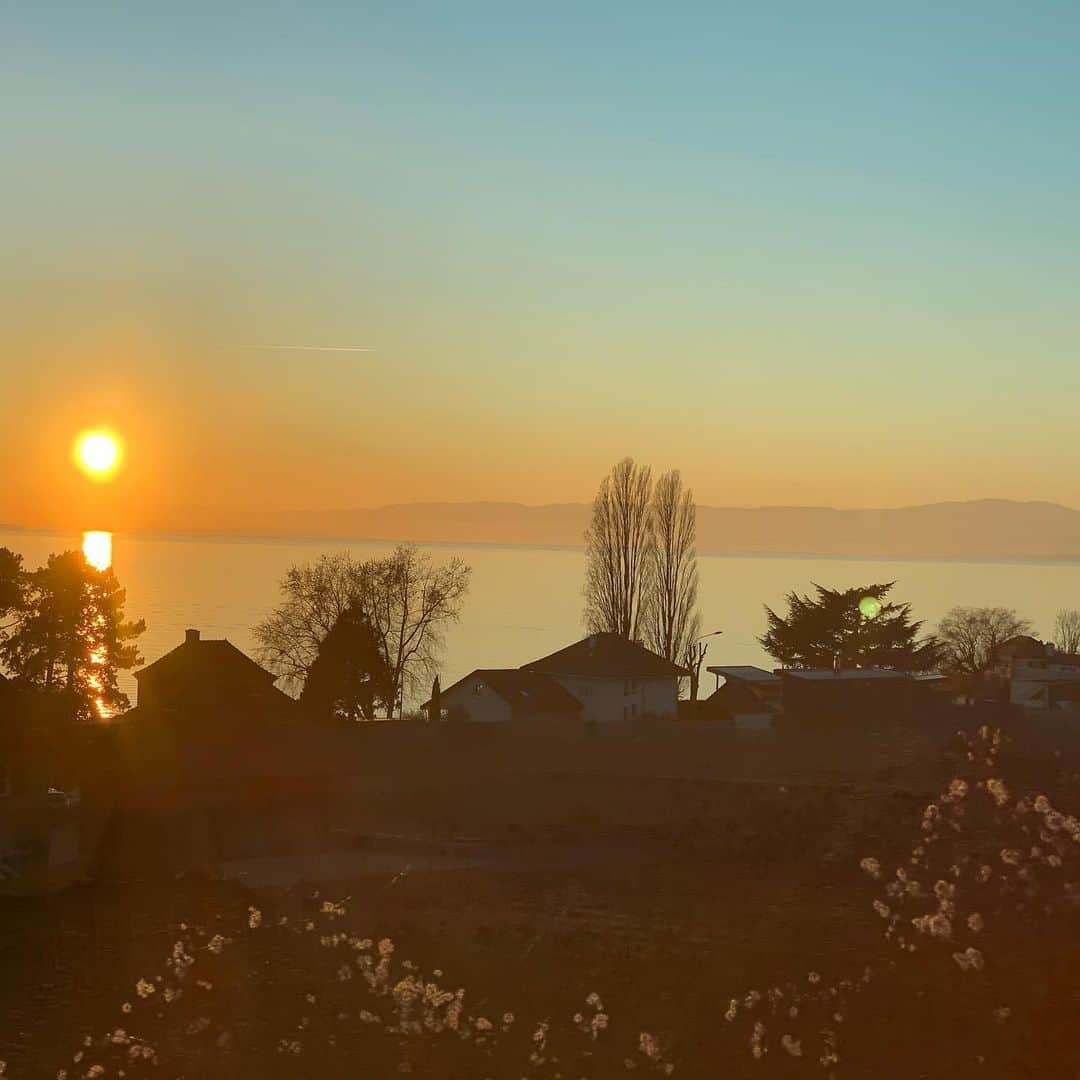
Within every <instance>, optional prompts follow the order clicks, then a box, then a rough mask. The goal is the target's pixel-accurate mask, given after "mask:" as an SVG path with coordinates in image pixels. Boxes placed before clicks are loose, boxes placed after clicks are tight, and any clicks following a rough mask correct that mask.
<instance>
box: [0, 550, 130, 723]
mask: <svg viewBox="0 0 1080 1080" xmlns="http://www.w3.org/2000/svg"><path fill="white" fill-rule="evenodd" d="M23 579H24V583H23V599H22V605H21V608H20V609H19V611H18V613H17V616H16V621H15V625H14V629H13V631H12V632H11V634H10V635H9V636H8V638H7V640H6V641H5V642H4V643H3V645H2V646H0V652H2V655H3V659H4V662H5V665H6V666H7V668H8V670H9V671H10V672H11V673H12V674H13V675H14V676H15V678H16V679H17V680H19V681H22V682H25V683H28V684H30V685H34V686H40V687H42V688H43V689H45V690H47V691H51V692H57V693H61V692H62V693H66V694H69V695H70V696H71V697H72V699H73V700H74V701H75V703H76V709H77V712H78V714H79V715H80V716H82V717H83V718H91V717H97V718H105V717H108V716H111V715H113V714H114V713H116V712H118V711H121V710H123V709H126V708H127V707H128V705H129V701H128V697H127V695H126V694H125V693H124V692H123V691H122V690H121V689H120V688H119V685H118V682H117V675H118V673H119V672H120V671H124V670H127V669H129V668H132V667H134V666H135V665H136V664H138V663H140V662H141V659H142V658H141V657H140V656H139V651H138V646H137V644H136V642H135V639H136V638H137V637H138V636H139V635H140V634H141V633H142V632H143V631H144V630H145V629H146V623H145V622H143V620H141V619H140V620H138V621H137V622H128V621H126V620H125V618H124V604H125V601H126V599H127V593H126V591H125V590H124V589H123V588H121V586H120V583H119V582H118V581H117V579H116V574H115V573H114V571H113V570H112V568H111V567H110V568H109V569H107V570H97V569H95V568H94V567H92V566H90V565H89V564H88V563H87V562H86V560H85V559H84V558H83V556H82V554H81V553H80V552H78V551H65V552H62V553H61V554H59V555H50V556H49V559H48V561H47V563H46V564H45V566H43V567H41V568H39V569H37V570H34V571H32V572H30V573H26V574H24V575H23Z"/></svg>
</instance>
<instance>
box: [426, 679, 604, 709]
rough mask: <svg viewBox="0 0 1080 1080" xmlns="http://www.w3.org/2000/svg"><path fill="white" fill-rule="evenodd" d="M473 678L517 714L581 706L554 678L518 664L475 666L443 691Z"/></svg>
mask: <svg viewBox="0 0 1080 1080" xmlns="http://www.w3.org/2000/svg"><path fill="white" fill-rule="evenodd" d="M474 679H476V680H479V681H480V682H482V683H483V684H484V685H485V686H489V687H491V689H492V690H493V691H494V692H495V693H496V694H498V695H499V697H501V698H502V699H503V701H505V702H506V703H507V704H508V705H509V706H510V707H511V709H513V710H514V712H515V713H518V714H529V713H565V714H566V715H569V716H576V715H577V714H578V713H579V712H581V709H582V704H581V702H580V701H578V699H577V698H576V697H574V695H573V694H571V693H570V692H569V691H568V690H565V689H563V687H561V686H560V685H559V684H558V683H557V682H555V681H554V680H553V679H549V678H548V677H547V676H546V675H541V674H540V673H539V672H535V671H525V670H523V669H521V668H477V669H476V670H475V671H471V672H470V673H469V674H468V675H466V676H465V678H463V679H458V681H457V682H456V683H454V684H453V685H452V686H448V687H447V688H446V689H445V690H443V691H442V695H443V696H445V695H446V694H449V693H450V692H451V691H452V690H454V689H456V688H457V687H459V686H463V685H465V684H466V683H468V682H470V681H472V680H474ZM430 704H431V702H430V700H429V701H426V702H424V704H423V706H422V708H427V707H428V706H429V705H430Z"/></svg>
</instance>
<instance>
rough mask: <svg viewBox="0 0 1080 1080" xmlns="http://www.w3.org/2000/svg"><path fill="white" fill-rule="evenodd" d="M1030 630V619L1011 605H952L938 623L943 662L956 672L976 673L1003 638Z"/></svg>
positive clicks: (983, 667) (978, 672)
mask: <svg viewBox="0 0 1080 1080" xmlns="http://www.w3.org/2000/svg"><path fill="white" fill-rule="evenodd" d="M1030 632H1031V623H1029V622H1028V621H1027V619H1022V618H1020V616H1019V615H1017V614H1016V612H1015V611H1013V610H1012V609H1011V608H1000V607H984V608H972V607H954V608H953V609H952V610H951V611H950V612H949V613H948V614H947V615H946V616H945V617H944V618H943V619H942V620H941V624H940V625H939V626H938V630H937V639H938V642H939V644H940V645H941V646H942V657H943V660H944V662H945V665H946V666H947V667H948V668H949V670H950V671H952V672H954V673H956V674H964V675H978V674H981V672H982V671H983V670H984V669H985V668H986V665H987V664H988V663H989V661H990V657H991V654H992V653H993V651H994V649H996V648H997V646H999V645H1000V644H1002V642H1005V641H1008V640H1009V638H1012V637H1016V636H1017V635H1019V634H1027V633H1030Z"/></svg>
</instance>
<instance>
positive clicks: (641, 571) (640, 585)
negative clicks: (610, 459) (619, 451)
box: [584, 458, 652, 641]
mask: <svg viewBox="0 0 1080 1080" xmlns="http://www.w3.org/2000/svg"><path fill="white" fill-rule="evenodd" d="M651 495H652V470H651V469H650V468H649V467H648V466H646V465H635V464H634V459H633V458H623V460H622V461H620V462H619V463H618V465H616V466H615V467H614V468H613V469H612V470H611V474H610V475H609V476H606V477H605V478H604V481H603V483H602V484H601V485H600V490H599V491H598V492H597V493H596V498H595V499H594V500H593V509H592V520H591V521H590V523H589V527H588V529H586V530H585V559H586V568H585V589H584V594H585V625H586V626H587V627H588V629H589V631H590V633H602V632H607V633H612V634H619V635H620V636H622V637H624V638H628V639H629V640H631V641H636V640H637V639H638V637H639V636H640V634H641V632H642V630H643V628H644V626H645V616H646V612H647V605H648V601H649V596H650V588H649V575H650V573H651V570H652V556H651V549H652V529H651V526H650V522H651V515H650V505H649V504H650V497H651Z"/></svg>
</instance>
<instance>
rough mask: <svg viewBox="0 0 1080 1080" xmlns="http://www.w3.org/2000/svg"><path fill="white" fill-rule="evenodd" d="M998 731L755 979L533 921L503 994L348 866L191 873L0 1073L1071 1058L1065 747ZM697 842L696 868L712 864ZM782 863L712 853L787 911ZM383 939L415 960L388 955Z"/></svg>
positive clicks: (1073, 838)
mask: <svg viewBox="0 0 1080 1080" xmlns="http://www.w3.org/2000/svg"><path fill="white" fill-rule="evenodd" d="M1018 739H1019V740H1020V743H1021V744H1017V745H1014V744H1011V743H1010V741H1009V738H1008V736H1007V735H1006V734H1004V733H1003V731H1002V730H1000V729H998V728H996V727H993V726H988V725H982V726H980V727H979V728H978V729H976V730H974V731H971V732H966V733H964V734H963V735H962V736H959V737H958V738H957V740H956V741H955V744H954V745H953V746H952V748H951V751H950V762H951V766H952V767H951V768H950V769H949V771H948V774H947V779H946V782H944V783H943V784H942V785H941V788H940V791H939V792H938V793H937V795H936V797H934V798H933V799H931V800H929V801H925V802H924V803H923V804H920V807H919V809H918V810H917V811H916V812H914V813H908V814H905V815H904V816H903V819H902V820H900V819H898V820H897V821H896V822H895V827H894V828H892V829H877V828H876V827H875V831H876V833H877V835H876V836H875V837H874V838H873V839H872V840H869V839H867V838H865V837H864V840H866V844H865V850H862V851H861V852H860V853H859V854H858V855H857V856H852V857H849V858H847V859H846V862H845V865H844V866H843V867H837V868H836V871H835V876H834V878H833V880H835V881H836V882H838V883H842V886H843V887H842V889H840V890H838V891H837V892H834V893H831V894H830V895H829V896H828V897H823V898H821V900H820V903H821V904H823V905H827V904H832V905H833V906H834V907H835V908H836V909H837V913H838V914H839V919H838V920H836V921H835V922H833V923H831V924H830V925H831V926H832V929H830V930H829V931H828V932H827V933H824V934H822V935H821V936H820V937H819V938H818V939H817V940H808V939H807V935H806V934H805V933H804V934H803V939H804V940H803V941H802V942H801V943H799V944H798V945H794V946H793V945H792V944H790V943H789V944H788V945H786V946H783V947H780V948H778V949H777V951H776V954H775V956H774V957H773V959H772V960H770V961H769V963H768V964H766V965H763V968H762V970H761V971H760V972H759V977H758V978H749V977H747V975H746V973H745V970H743V971H742V972H740V971H739V969H738V967H737V965H736V966H735V967H729V975H728V976H724V975H723V974H722V972H723V967H722V966H721V967H720V968H719V969H717V968H715V967H714V968H710V969H705V970H703V969H702V968H701V963H702V956H701V953H702V951H703V950H704V948H705V946H704V945H703V946H701V947H699V951H698V954H697V955H695V952H694V951H693V949H692V948H691V949H690V950H687V949H686V948H682V947H678V948H676V947H670V948H668V947H658V948H655V949H653V950H651V951H650V952H649V953H648V954H647V955H643V956H642V957H640V958H638V960H637V961H636V962H635V966H634V967H632V968H631V967H630V966H628V965H626V964H624V963H622V962H621V961H619V960H617V959H616V958H615V956H614V954H613V953H611V954H609V960H608V961H606V962H603V963H594V964H592V965H591V966H590V967H589V968H588V969H587V972H589V973H591V974H586V970H585V969H582V968H581V967H574V966H573V965H568V964H567V962H566V953H565V951H564V950H562V949H561V948H560V946H559V943H558V942H557V941H554V940H551V939H541V938H537V939H536V940H537V941H538V942H539V945H538V949H539V950H541V951H539V952H529V953H527V955H528V956H529V963H528V965H527V968H522V972H523V974H524V972H525V971H526V970H527V971H528V976H527V977H528V978H529V979H530V980H531V979H533V978H538V977H542V978H543V979H544V980H545V981H547V982H548V983H550V993H547V994H546V996H544V997H541V996H539V995H535V994H532V993H531V990H532V989H533V988H532V987H530V986H520V987H517V988H515V986H514V979H513V972H512V971H503V972H502V973H499V974H495V973H492V972H491V971H488V972H478V971H476V970H472V969H469V968H468V965H467V962H466V961H467V957H465V956H463V954H461V953H460V952H459V953H458V955H457V956H456V958H455V957H454V955H453V954H454V950H453V949H452V948H451V947H450V946H449V943H448V942H444V943H441V944H440V938H439V926H438V920H437V919H429V920H428V924H427V925H426V926H425V927H424V930H423V932H422V933H418V932H416V931H415V930H413V931H410V930H409V929H408V928H405V927H402V928H401V931H400V932H394V933H392V934H391V933H388V932H386V930H385V924H384V923H379V922H378V921H377V920H376V921H374V922H373V921H372V917H371V914H370V911H371V907H370V903H369V901H370V899H371V898H370V897H367V896H364V895H358V894H357V893H356V889H357V887H356V886H355V885H354V888H353V896H352V899H348V898H346V897H344V896H339V895H338V892H337V891H336V890H335V891H334V893H333V895H330V894H324V895H318V894H311V893H306V894H305V895H304V896H303V898H302V902H300V901H297V900H296V899H295V898H294V897H288V898H285V897H281V896H277V897H273V896H260V897H258V898H257V897H256V896H255V895H254V894H250V893H245V892H242V891H240V890H237V889H234V888H232V887H226V886H224V885H221V886H213V884H212V883H207V892H206V893H205V895H204V898H205V897H209V898H210V899H209V902H207V903H199V904H195V903H193V904H192V909H191V914H190V915H188V914H187V913H185V912H184V910H183V908H182V907H181V908H180V910H179V911H176V909H174V911H175V915H176V917H175V919H174V921H173V923H172V927H171V934H170V936H168V937H167V938H165V939H163V940H164V942H165V944H164V947H163V948H162V949H161V953H162V955H161V957H160V962H159V964H157V965H153V964H151V963H150V960H149V958H148V957H145V956H144V959H143V961H141V963H140V966H139V968H138V970H133V971H131V972H129V976H130V977H129V978H128V979H127V982H126V990H121V991H120V992H119V993H118V994H117V996H116V998H115V999H114V1000H113V1003H112V1005H111V1006H109V1007H104V1006H103V1007H102V1008H101V1009H96V1010H95V1013H94V1015H95V1021H94V1024H93V1025H92V1027H91V1028H89V1029H85V1030H83V1029H80V1030H77V1031H71V1030H70V1029H68V1030H67V1032H66V1035H65V1031H64V1022H63V1021H60V1022H59V1026H58V1027H57V1028H56V1029H55V1030H53V1031H52V1032H51V1033H50V1038H49V1044H50V1047H51V1048H55V1058H54V1059H53V1060H50V1061H45V1060H44V1057H45V1056H51V1054H52V1052H53V1051H52V1050H51V1049H50V1051H49V1052H48V1055H46V1052H45V1051H44V1050H43V1048H42V1047H41V1046H39V1047H37V1048H36V1051H35V1053H34V1055H33V1061H32V1063H29V1062H28V1063H19V1065H20V1068H19V1070H18V1071H17V1072H16V1069H15V1064H16V1063H15V1062H13V1063H12V1070H11V1072H12V1075H50V1076H60V1075H64V1076H67V1077H72V1078H73V1077H76V1076H79V1077H83V1076H101V1075H119V1074H120V1072H121V1071H123V1073H124V1074H125V1075H139V1074H142V1073H143V1072H147V1073H153V1074H154V1075H168V1076H176V1075H199V1076H215V1075H222V1076H224V1075H225V1074H227V1073H228V1074H236V1073H237V1072H238V1071H239V1072H240V1073H242V1074H243V1075H248V1074H254V1073H256V1072H259V1073H262V1074H269V1075H281V1076H313V1077H314V1076H319V1077H322V1076H333V1075H344V1074H345V1073H346V1072H352V1071H355V1068H356V1067H357V1066H358V1065H360V1066H368V1067H371V1068H373V1069H374V1070H375V1072H376V1075H391V1074H396V1073H399V1072H401V1073H412V1074H415V1075H422V1076H432V1077H465V1076H470V1077H471V1076H491V1077H504V1076H505V1077H520V1076H535V1077H551V1078H554V1077H556V1076H564V1077H568V1076H590V1077H603V1076H614V1075H620V1076H623V1075H626V1073H627V1072H641V1071H645V1072H650V1071H651V1072H655V1073H661V1074H668V1073H671V1072H674V1073H675V1074H677V1075H689V1076H697V1075H702V1076H704V1075H710V1076H711V1075H715V1074H716V1072H717V1071H718V1070H720V1071H722V1072H724V1073H725V1074H727V1075H733V1076H742V1075H762V1074H768V1075H772V1074H774V1073H778V1074H786V1073H789V1072H790V1073H792V1074H794V1073H798V1072H806V1071H809V1072H811V1073H815V1072H821V1073H822V1074H823V1075H837V1076H841V1075H848V1076H863V1075H868V1074H869V1073H870V1072H876V1073H880V1074H882V1075H885V1076H893V1075H895V1076H911V1075H915V1076H946V1075H948V1076H958V1075H959V1076H964V1075H972V1076H975V1075H996V1076H1004V1075H1010V1076H1013V1075H1040V1076H1057V1075H1062V1076H1064V1075H1075V1069H1076V1067H1077V1065H1078V1064H1080V1061H1078V1060H1077V1057H1078V1055H1077V1049H1076V1047H1075V1039H1074V1038H1073V1036H1072V1034H1071V1026H1072V1021H1073V1000H1074V995H1075V992H1076V991H1077V989H1078V980H1077V978H1076V976H1075V974H1074V963H1075V960H1076V958H1077V957H1076V947H1075V945H1074V944H1073V943H1074V942H1075V941H1076V930H1077V928H1078V927H1077V924H1076V923H1077V920H1076V907H1075V901H1076V896H1077V889H1078V885H1077V868H1078V866H1080V840H1078V839H1077V838H1078V837H1080V819H1078V818H1077V817H1076V816H1074V814H1073V813H1072V811H1073V810H1074V809H1075V807H1072V806H1071V805H1070V803H1069V802H1068V801H1067V800H1068V799H1069V798H1070V797H1071V795H1072V792H1073V791H1074V790H1075V781H1076V772H1075V761H1074V760H1073V756H1072V751H1071V750H1070V749H1069V748H1068V747H1066V748H1065V750H1064V752H1059V753H1058V754H1054V753H1048V752H1044V748H1042V747H1033V746H1029V745H1022V735H1019V736H1018ZM786 820H787V826H786V827H787V828H788V829H789V830H790V831H791V832H792V837H791V848H792V851H797V850H798V849H799V848H800V847H805V846H806V844H807V842H808V841H809V840H811V839H812V838H811V837H810V836H808V835H798V834H799V830H800V822H799V819H798V818H797V817H796V818H788V819H786ZM812 827H813V828H817V827H818V825H813V826H812ZM759 843H765V840H764V837H762V839H761V841H759ZM701 857H702V855H701V854H700V853H699V854H698V855H696V856H695V859H696V861H697V863H698V876H700V877H704V876H707V875H708V874H709V872H710V871H711V869H712V868H710V867H707V866H705V865H701V864H700V859H701ZM717 857H719V856H717ZM796 858H797V855H795V854H782V853H781V850H780V849H778V848H775V845H774V844H772V842H771V841H769V842H768V846H767V847H764V848H763V849H762V850H761V851H760V855H759V856H758V858H757V861H756V863H755V855H754V845H753V841H752V839H751V840H750V841H749V844H748V846H744V849H743V852H742V854H741V856H740V857H739V861H734V860H732V861H729V863H728V864H727V866H726V867H723V868H721V870H720V873H721V877H722V878H727V877H729V876H733V878H734V880H733V882H732V884H733V885H736V886H737V882H738V881H739V880H740V879H746V880H745V882H744V885H743V887H742V890H743V891H747V889H748V888H749V885H750V879H752V878H754V877H760V876H762V875H764V876H765V877H767V878H769V880H770V881H772V882H773V884H772V885H771V886H770V887H771V888H772V889H773V891H774V898H775V900H776V901H777V902H779V903H780V904H781V905H783V904H784V903H785V902H787V903H788V904H790V905H791V906H792V907H793V908H798V909H799V911H800V913H801V912H802V911H803V909H805V908H813V904H814V901H813V899H812V898H810V899H806V898H804V897H803V895H802V894H801V893H799V892H796V891H793V890H794V889H795V888H796V885H795V881H796V878H797V877H798V871H797V869H796V867H795V863H794V862H793V859H796ZM772 863H775V864H776V865H775V866H773V865H771V864H772ZM687 873H689V874H693V873H694V870H693V867H692V866H687V867H682V868H681V869H680V868H679V866H677V865H676V864H675V863H672V864H670V865H669V866H668V867H667V868H666V869H665V868H664V867H663V866H658V867H657V878H656V881H655V882H654V883H653V884H652V885H651V886H649V888H650V889H651V890H653V892H654V893H655V892H656V891H657V890H658V889H660V888H662V887H663V886H662V884H661V883H662V882H663V881H664V879H665V878H670V879H671V880H670V881H669V888H671V890H672V891H673V892H675V893H680V894H681V893H684V892H685V888H684V885H685V883H684V882H682V880H681V878H680V877H679V875H680V874H687ZM770 875H771V876H770ZM459 880H460V879H459ZM823 880H824V879H823ZM627 884H628V883H627V880H626V878H625V873H624V877H623V886H622V888H623V891H624V892H625V891H626V889H627ZM398 887H399V885H398V884H396V883H395V882H393V881H391V882H386V883H383V884H381V885H374V884H370V885H365V886H363V888H365V889H368V890H376V891H382V890H386V889H391V890H392V889H394V888H398ZM445 887H446V888H453V887H454V885H453V882H452V879H449V878H448V879H447V883H446V885H445ZM466 888H467V886H466ZM215 889H217V890H219V891H218V892H217V893H215ZM738 892H739V888H738V887H736V888H735V889H734V890H726V891H724V892H722V893H721V892H719V891H718V892H717V894H716V895H715V896H714V900H713V904H714V905H717V904H719V905H720V907H721V911H720V912H719V914H720V915H721V917H722V918H723V919H726V920H728V921H730V923H731V924H732V925H731V926H730V932H731V935H732V937H733V938H734V939H737V938H751V937H754V936H755V935H760V934H761V933H762V924H761V923H760V921H757V920H755V919H754V917H753V911H752V910H750V909H748V908H746V907H740V906H739V904H738V902H737V899H736V897H737V894H738ZM136 895H137V894H136ZM215 895H217V896H218V897H219V899H218V900H217V901H214V900H213V897H214V896H215ZM759 902H760V901H759ZM850 905H854V906H850ZM860 909H861V910H860ZM813 910H818V909H817V908H813ZM821 910H824V908H821ZM162 920H163V922H168V921H169V920H168V916H166V915H164V914H163V915H162ZM872 922H877V924H878V927H879V930H878V932H877V934H876V935H873V934H871V933H868V932H866V928H867V927H869V926H870V925H871V923H872ZM657 929H658V930H662V929H663V928H662V927H660V928H657ZM609 937H610V940H609V942H608V944H609V945H610V946H611V947H612V949H613V950H617V945H618V940H619V939H618V936H617V935H615V936H610V935H609ZM759 944H764V943H759ZM406 947H407V948H408V951H409V952H410V953H411V954H412V956H413V957H414V958H417V957H418V956H419V959H416V960H415V962H413V961H411V960H408V959H405V958H403V950H404V949H405V948H406ZM528 948H529V950H532V948H533V946H532V945H530V946H528ZM492 951H493V954H494V955H495V957H496V958H498V957H499V956H501V957H502V958H503V965H504V967H505V965H506V964H510V965H513V964H514V963H515V962H516V963H519V964H520V963H521V959H522V956H523V954H522V953H521V952H520V950H517V949H510V948H507V945H506V943H505V942H495V943H494V947H493V950H492ZM442 956H447V957H449V958H450V960H448V961H447V962H446V970H450V969H451V968H456V969H457V970H456V971H455V972H453V978H451V977H450V976H449V975H446V974H444V967H443V962H441V960H440V958H441V957H442ZM515 957H517V960H516V961H515ZM631 970H633V971H634V972H635V976H634V978H635V981H634V982H633V983H632V984H630V983H629V982H628V979H629V972H630V971H631ZM706 970H707V971H708V972H709V973H708V974H707V976H706V974H705V972H706ZM718 970H719V972H720V973H719V974H718ZM540 972H543V974H542V976H540V975H538V973H540ZM107 974H108V973H106V972H102V983H103V984H105V983H107V982H108V979H107ZM586 977H587V978H588V980H589V981H588V982H585V981H584V980H585V978H586ZM703 980H704V981H703ZM609 1006H610V1008H609ZM62 1036H64V1037H65V1038H66V1039H67V1041H68V1046H67V1047H63V1045H62V1038H61V1037H62ZM57 1070H60V1071H59V1072H58V1071H57Z"/></svg>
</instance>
